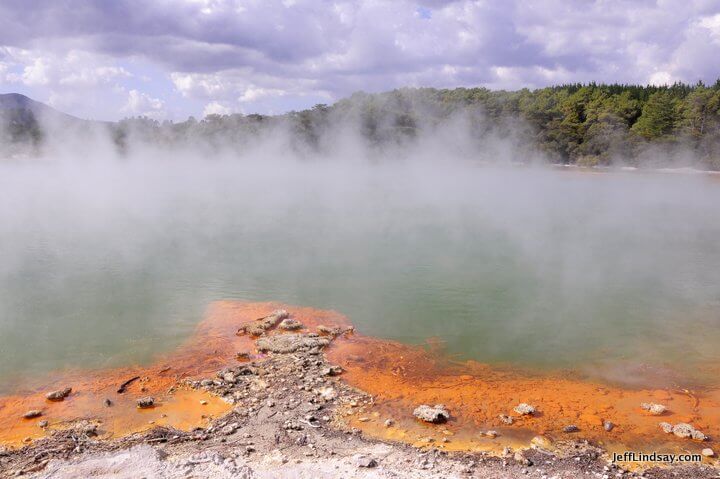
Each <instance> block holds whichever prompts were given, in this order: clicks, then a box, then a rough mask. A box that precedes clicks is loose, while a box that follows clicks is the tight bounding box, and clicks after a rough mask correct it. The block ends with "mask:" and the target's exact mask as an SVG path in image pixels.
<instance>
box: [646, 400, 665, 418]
mask: <svg viewBox="0 0 720 479" xmlns="http://www.w3.org/2000/svg"><path fill="white" fill-rule="evenodd" d="M640 408H642V409H644V410H645V411H647V412H649V413H650V414H652V415H653V416H660V415H661V414H664V413H665V411H667V407H665V406H663V405H662V404H655V403H653V402H644V403H642V404H640Z"/></svg>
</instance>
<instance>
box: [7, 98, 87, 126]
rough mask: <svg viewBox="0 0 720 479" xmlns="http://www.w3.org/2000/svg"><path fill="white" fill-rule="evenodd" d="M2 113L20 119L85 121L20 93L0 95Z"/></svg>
mask: <svg viewBox="0 0 720 479" xmlns="http://www.w3.org/2000/svg"><path fill="white" fill-rule="evenodd" d="M0 111H2V112H3V113H4V114H5V115H8V114H10V113H15V114H19V115H18V116H19V117H20V118H23V117H24V118H28V117H29V116H30V115H32V116H34V117H35V118H36V119H38V118H39V117H42V118H47V119H53V120H54V119H58V120H65V121H83V120H81V119H79V118H76V117H74V116H72V115H68V114H67V113H63V112H61V111H58V110H56V109H54V108H52V107H50V106H48V105H46V104H44V103H40V102H39V101H35V100H33V99H32V98H29V97H26V96H25V95H21V94H20V93H5V94H0Z"/></svg>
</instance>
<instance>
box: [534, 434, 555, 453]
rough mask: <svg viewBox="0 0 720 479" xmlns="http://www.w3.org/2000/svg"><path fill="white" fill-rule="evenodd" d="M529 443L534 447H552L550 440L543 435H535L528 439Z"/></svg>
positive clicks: (548, 448)
mask: <svg viewBox="0 0 720 479" xmlns="http://www.w3.org/2000/svg"><path fill="white" fill-rule="evenodd" d="M530 445H531V446H532V447H534V448H536V449H547V450H550V449H552V447H553V446H552V441H551V440H550V439H548V438H547V437H545V436H535V437H533V438H532V439H531V440H530Z"/></svg>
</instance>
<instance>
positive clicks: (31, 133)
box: [0, 80, 720, 170]
mask: <svg viewBox="0 0 720 479" xmlns="http://www.w3.org/2000/svg"><path fill="white" fill-rule="evenodd" d="M0 116H1V119H2V129H1V130H0V131H1V133H0V154H1V155H2V157H5V158H8V157H15V158H18V157H21V158H24V157H33V156H49V155H54V156H61V155H62V154H63V153H66V154H68V155H73V156H74V155H76V154H77V152H78V151H80V152H83V153H85V154H87V153H88V152H89V151H92V149H91V148H90V147H91V146H95V147H98V148H103V149H104V150H103V152H104V153H107V152H111V153H112V154H114V155H117V156H118V157H129V156H132V155H133V154H134V153H138V152H141V151H147V149H150V150H152V151H158V152H159V151H167V152H176V153H177V152H186V151H188V150H189V149H191V150H193V151H194V152H201V153H207V154H211V155H212V154H218V153H223V154H226V155H234V156H238V155H240V156H243V155H248V154H251V153H252V152H259V151H261V150H262V151H263V156H265V154H267V153H268V152H269V151H270V152H275V153H276V154H277V155H288V154H292V155H293V156H299V157H305V158H316V157H320V156H328V157H335V156H353V157H357V156H364V157H368V158H370V159H375V160H379V159H381V158H383V157H387V158H390V157H391V156H392V157H402V156H405V157H411V156H417V155H423V154H425V155H427V154H432V153H434V154H435V155H436V156H438V155H439V156H445V157H448V156H449V157H456V158H463V159H468V160H474V161H479V162H497V161H498V160H501V161H505V162H507V161H510V162H520V163H526V162H535V161H540V162H552V163H564V164H575V165H579V166H605V165H622V166H640V167H662V166H676V167H677V166H688V167H694V168H699V169H712V170H718V169H720V80H719V81H717V82H716V83H715V84H714V85H712V86H706V85H704V84H703V83H702V82H698V83H697V84H695V85H687V84H682V83H676V84H673V85H672V86H634V85H604V84H594V83H591V84H585V85H583V84H571V85H562V86H556V87H547V88H542V89H536V90H528V89H522V90H518V91H504V90H500V91H493V90H489V89H486V88H456V89H434V88H405V89H399V90H393V91H390V92H386V93H378V94H366V93H362V92H359V93H355V94H353V95H352V96H350V97H349V98H346V99H343V100H340V101H338V102H336V103H334V104H332V105H325V104H318V105H315V106H314V107H312V108H310V109H307V110H302V111H292V112H289V113H286V114H282V115H260V114H249V115H243V114H228V115H221V114H210V115H207V116H206V117H205V118H203V119H201V120H199V121H198V120H196V119H195V118H193V117H190V118H188V120H187V121H183V122H170V121H164V122H160V121H158V120H155V119H151V118H148V117H144V116H141V117H133V118H127V119H124V120H121V121H119V122H92V121H87V120H79V119H76V118H74V117H71V116H69V115H64V114H61V113H59V112H57V111H55V110H53V109H51V108H49V107H46V106H45V105H42V104H40V103H37V102H33V101H32V100H30V99H28V98H26V97H23V96H21V95H3V96H0ZM268 148H270V150H268ZM384 154H386V155H384ZM436 161H440V159H437V160H436Z"/></svg>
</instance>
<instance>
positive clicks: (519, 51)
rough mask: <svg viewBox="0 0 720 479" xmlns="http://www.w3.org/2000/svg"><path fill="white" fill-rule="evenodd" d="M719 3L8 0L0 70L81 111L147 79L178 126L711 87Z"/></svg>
mask: <svg viewBox="0 0 720 479" xmlns="http://www.w3.org/2000/svg"><path fill="white" fill-rule="evenodd" d="M715 3H716V4H715V5H713V3H712V2H708V1H707V0H687V1H683V2H680V1H679V0H677V1H675V0H664V1H661V2H654V1H638V2H627V1H622V0H595V1H590V0H588V1H583V2H567V1H565V0H547V1H544V2H542V3H538V2H535V1H531V0H508V1H506V2H489V1H477V0H448V1H445V0H423V1H421V2H417V1H415V0H334V1H333V2H332V4H331V5H328V4H326V3H321V2H317V1H313V0H286V1H284V2H260V1H252V2H239V1H238V0H178V1H176V2H154V3H149V4H148V5H147V6H146V7H145V8H144V9H142V10H140V9H137V8H134V7H133V6H132V5H131V3H129V2H128V3H126V2H116V3H114V4H113V8H112V9H111V8H109V7H107V5H108V4H107V3H106V2H95V3H89V4H88V5H87V7H86V8H85V9H84V10H83V12H82V15H80V14H78V13H77V12H75V11H72V10H69V9H64V8H59V7H56V6H54V4H53V3H52V2H47V3H46V4H43V5H41V6H35V7H28V6H27V5H26V4H25V3H24V2H21V1H20V0H8V1H7V2H3V6H2V7H0V13H2V15H0V31H2V32H3V33H2V34H0V61H3V62H5V64H6V65H7V66H6V68H5V69H4V71H5V73H4V75H5V77H6V81H13V82H15V83H17V84H18V85H25V86H27V87H32V88H36V89H37V90H38V91H42V92H44V93H45V96H46V97H47V96H50V93H56V94H58V98H61V97H65V98H70V97H72V98H82V97H81V96H80V95H75V96H73V95H70V94H68V95H64V93H67V92H69V93H74V92H79V91H80V90H81V89H82V90H84V91H85V92H86V93H88V94H90V96H92V94H93V92H94V95H96V96H97V97H98V98H102V97H104V96H105V97H113V95H114V98H116V99H119V98H120V95H119V94H118V93H117V87H121V91H122V99H119V100H118V101H120V102H121V103H122V104H123V105H124V104H125V103H126V102H127V98H126V96H127V95H128V93H127V92H128V91H130V90H133V89H136V90H137V89H138V86H137V79H139V78H143V77H150V80H149V82H148V83H150V84H152V90H150V88H145V87H142V88H141V89H142V90H145V91H153V92H157V91H161V90H158V89H157V88H158V84H162V88H164V89H165V91H164V92H163V94H157V93H153V94H154V95H156V96H158V97H159V98H156V99H158V100H161V101H164V102H165V104H166V105H171V106H172V108H180V109H182V108H185V109H186V110H179V111H177V112H176V113H178V114H179V115H178V116H183V114H184V116H187V115H189V114H197V112H198V111H200V110H202V109H203V108H205V107H207V106H208V105H210V104H212V103H217V104H218V105H222V106H224V107H227V108H231V109H233V110H235V111H237V110H239V109H240V106H242V108H243V110H247V111H254V110H255V109H262V108H265V109H267V108H273V109H280V110H283V109H290V108H295V107H296V106H298V105H304V106H310V105H312V103H313V102H314V101H317V100H319V99H322V101H323V102H329V101H333V100H336V99H339V98H341V97H343V96H346V95H349V94H351V93H352V92H353V91H356V90H365V91H380V90H389V89H393V88H397V87H402V86H437V87H454V86H489V87H493V88H521V87H531V88H533V87H540V86H545V85H548V84H553V83H557V82H567V81H598V82H635V83H647V82H654V83H657V82H660V83H662V82H665V81H675V80H682V81H688V82H694V81H696V80H698V79H703V80H705V81H710V82H713V81H714V80H715V79H716V78H717V77H718V76H720V63H718V62H717V61H716V56H717V53H716V52H717V49H718V46H720V4H717V2H715ZM419 7H421V8H422V10H421V12H422V14H419V13H418V12H419V11H420V10H418V8H419ZM28 8H30V9H36V10H38V11H36V12H33V13H35V15H28V14H27V10H28ZM42 10H44V11H42ZM118 16H122V17H123V22H122V23H118V22H117V21H116V18H117V17H118ZM7 52H10V55H9V57H10V59H9V60H8V53H7ZM135 61H139V62H143V63H145V64H147V65H152V69H150V71H151V73H148V71H141V72H136V71H134V70H133V69H132V68H130V67H128V65H129V64H132V62H135ZM132 75H134V77H133V76H132ZM133 78H134V79H135V81H133ZM169 87H174V90H171V88H169ZM171 96H172V97H174V98H172V101H171V98H170V97H171ZM68 101H69V100H68ZM100 103H102V102H100ZM268 105H270V106H268ZM191 108H192V109H194V110H190V109H191ZM151 111H153V110H151Z"/></svg>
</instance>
